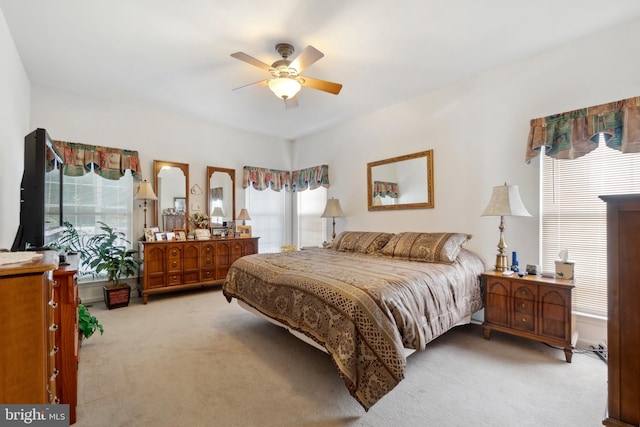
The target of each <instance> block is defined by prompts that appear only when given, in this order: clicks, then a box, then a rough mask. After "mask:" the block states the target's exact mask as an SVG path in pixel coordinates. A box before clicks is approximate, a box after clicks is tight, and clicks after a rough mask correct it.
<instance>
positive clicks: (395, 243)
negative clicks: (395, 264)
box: [380, 232, 471, 264]
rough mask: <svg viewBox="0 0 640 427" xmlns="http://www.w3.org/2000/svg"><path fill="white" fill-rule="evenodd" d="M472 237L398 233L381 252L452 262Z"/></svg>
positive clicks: (425, 259) (404, 256) (424, 259)
mask: <svg viewBox="0 0 640 427" xmlns="http://www.w3.org/2000/svg"><path fill="white" fill-rule="evenodd" d="M470 238H471V235H470V234H464V233H415V232H405V233H398V234H396V235H395V236H393V238H392V239H391V240H389V242H388V243H387V244H386V245H385V247H384V248H382V250H381V251H380V253H381V254H382V255H387V256H391V257H394V258H406V259H408V260H411V261H422V262H437V263H445V264H451V263H452V262H454V261H455V260H456V258H457V257H458V254H459V253H460V250H461V249H462V247H463V246H464V244H465V243H467V241H468V240H469V239H470Z"/></svg>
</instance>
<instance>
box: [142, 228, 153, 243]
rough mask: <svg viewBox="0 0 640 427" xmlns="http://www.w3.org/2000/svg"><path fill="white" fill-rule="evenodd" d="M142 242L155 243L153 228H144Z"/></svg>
mask: <svg viewBox="0 0 640 427" xmlns="http://www.w3.org/2000/svg"><path fill="white" fill-rule="evenodd" d="M144 240H145V241H146V242H155V240H156V232H155V230H154V229H153V228H145V229H144Z"/></svg>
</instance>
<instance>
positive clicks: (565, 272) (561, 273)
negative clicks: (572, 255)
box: [556, 261, 574, 280]
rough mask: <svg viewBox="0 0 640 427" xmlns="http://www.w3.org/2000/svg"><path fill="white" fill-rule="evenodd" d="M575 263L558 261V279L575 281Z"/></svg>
mask: <svg viewBox="0 0 640 427" xmlns="http://www.w3.org/2000/svg"><path fill="white" fill-rule="evenodd" d="M573 267H574V262H573V261H566V262H565V261H556V279H567V280H573Z"/></svg>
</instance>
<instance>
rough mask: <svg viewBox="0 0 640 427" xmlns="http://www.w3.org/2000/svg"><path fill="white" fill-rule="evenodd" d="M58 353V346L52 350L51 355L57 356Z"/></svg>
mask: <svg viewBox="0 0 640 427" xmlns="http://www.w3.org/2000/svg"><path fill="white" fill-rule="evenodd" d="M57 352H58V346H55V345H54V346H53V348H52V349H51V354H56V353H57Z"/></svg>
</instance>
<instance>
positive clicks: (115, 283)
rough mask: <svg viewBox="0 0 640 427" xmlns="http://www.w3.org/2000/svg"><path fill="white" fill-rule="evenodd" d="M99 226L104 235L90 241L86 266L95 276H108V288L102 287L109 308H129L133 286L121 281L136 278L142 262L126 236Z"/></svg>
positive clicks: (95, 236)
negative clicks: (130, 247)
mask: <svg viewBox="0 0 640 427" xmlns="http://www.w3.org/2000/svg"><path fill="white" fill-rule="evenodd" d="M98 224H100V229H101V230H102V232H101V233H98V234H95V235H94V236H91V238H89V240H88V242H87V246H86V247H85V248H84V252H85V259H86V262H87V264H88V266H89V267H90V268H91V269H92V270H93V272H94V274H96V275H98V274H100V273H102V272H105V273H106V274H107V278H108V280H109V284H108V285H105V286H103V292H104V302H105V304H106V305H107V308H108V309H109V310H111V309H112V308H117V307H126V306H127V305H129V300H130V299H131V286H129V285H128V284H126V283H123V282H121V280H122V279H126V278H127V277H131V276H133V275H135V274H136V272H137V271H138V266H139V265H140V259H138V257H137V255H136V250H135V249H129V248H128V247H127V246H126V244H130V242H129V241H128V240H127V239H126V236H125V234H124V233H123V232H121V231H116V230H115V229H114V228H113V227H110V226H109V225H107V224H105V223H104V222H98Z"/></svg>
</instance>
